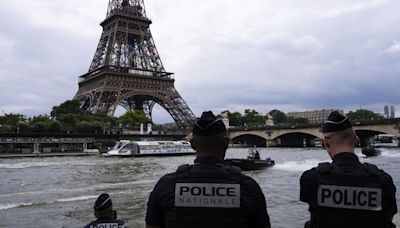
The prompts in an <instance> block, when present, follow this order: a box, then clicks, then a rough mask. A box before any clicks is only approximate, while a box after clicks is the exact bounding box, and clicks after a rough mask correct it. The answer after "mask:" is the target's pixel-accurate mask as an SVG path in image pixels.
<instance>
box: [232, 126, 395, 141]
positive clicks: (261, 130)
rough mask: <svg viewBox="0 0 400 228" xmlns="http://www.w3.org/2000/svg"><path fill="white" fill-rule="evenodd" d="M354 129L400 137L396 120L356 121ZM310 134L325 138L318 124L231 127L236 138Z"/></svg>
mask: <svg viewBox="0 0 400 228" xmlns="http://www.w3.org/2000/svg"><path fill="white" fill-rule="evenodd" d="M354 130H356V131H373V132H380V133H385V134H392V135H395V136H396V137H400V128H399V125H398V122H394V121H382V122H380V123H379V124H378V123H377V122H374V124H371V125H367V124H365V123H358V122H356V123H354ZM293 133H300V134H308V135H313V136H315V137H316V138H320V139H322V138H323V134H322V132H321V127H320V126H319V125H318V126H308V127H303V128H302V127H295V126H274V127H269V126H268V128H267V127H265V126H263V127H258V128H230V129H229V136H230V137H231V138H236V137H239V136H243V135H255V136H259V137H262V138H264V139H266V140H273V139H276V138H279V137H281V136H283V135H286V134H293Z"/></svg>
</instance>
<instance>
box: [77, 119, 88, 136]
mask: <svg viewBox="0 0 400 228" xmlns="http://www.w3.org/2000/svg"><path fill="white" fill-rule="evenodd" d="M76 131H77V132H79V133H90V132H91V125H90V123H89V122H86V121H81V122H79V123H78V124H77V125H76Z"/></svg>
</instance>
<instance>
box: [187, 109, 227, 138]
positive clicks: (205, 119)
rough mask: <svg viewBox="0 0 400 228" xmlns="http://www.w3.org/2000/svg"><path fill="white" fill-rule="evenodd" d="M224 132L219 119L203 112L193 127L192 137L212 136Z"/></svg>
mask: <svg viewBox="0 0 400 228" xmlns="http://www.w3.org/2000/svg"><path fill="white" fill-rule="evenodd" d="M225 131H226V127H225V124H224V122H222V120H221V118H218V117H216V116H214V114H213V113H212V112H211V111H208V112H203V114H202V115H201V117H200V118H198V119H197V120H196V122H195V123H194V126H193V135H198V136H212V135H216V134H219V133H222V132H225Z"/></svg>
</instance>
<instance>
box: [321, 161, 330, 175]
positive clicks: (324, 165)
mask: <svg viewBox="0 0 400 228" xmlns="http://www.w3.org/2000/svg"><path fill="white" fill-rule="evenodd" d="M330 171H331V163H329V162H322V163H319V164H318V172H319V173H320V174H325V173H329V172H330Z"/></svg>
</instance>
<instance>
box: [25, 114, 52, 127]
mask: <svg viewBox="0 0 400 228" xmlns="http://www.w3.org/2000/svg"><path fill="white" fill-rule="evenodd" d="M50 120H51V119H50V116H48V115H38V116H34V117H32V118H30V119H29V124H30V125H34V124H35V123H39V122H42V123H49V122H50Z"/></svg>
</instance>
